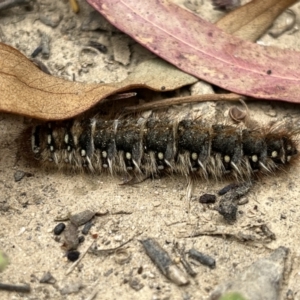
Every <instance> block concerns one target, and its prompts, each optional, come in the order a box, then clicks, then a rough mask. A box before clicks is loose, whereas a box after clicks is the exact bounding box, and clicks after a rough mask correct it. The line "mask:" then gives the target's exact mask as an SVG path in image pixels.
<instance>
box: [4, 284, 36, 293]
mask: <svg viewBox="0 0 300 300" xmlns="http://www.w3.org/2000/svg"><path fill="white" fill-rule="evenodd" d="M0 290H3V291H10V292H18V293H29V292H30V285H29V284H24V285H15V284H7V283H0Z"/></svg>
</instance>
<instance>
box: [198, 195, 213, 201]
mask: <svg viewBox="0 0 300 300" xmlns="http://www.w3.org/2000/svg"><path fill="white" fill-rule="evenodd" d="M216 199H217V197H216V196H215V195H212V194H203V195H201V196H200V198H199V202H200V203H215V202H216Z"/></svg>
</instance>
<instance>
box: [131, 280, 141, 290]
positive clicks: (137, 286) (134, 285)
mask: <svg viewBox="0 0 300 300" xmlns="http://www.w3.org/2000/svg"><path fill="white" fill-rule="evenodd" d="M129 286H130V287H131V288H132V289H134V290H135V291H139V290H141V289H142V288H143V287H144V285H143V284H142V283H141V282H140V280H139V279H138V278H131V279H130V280H129Z"/></svg>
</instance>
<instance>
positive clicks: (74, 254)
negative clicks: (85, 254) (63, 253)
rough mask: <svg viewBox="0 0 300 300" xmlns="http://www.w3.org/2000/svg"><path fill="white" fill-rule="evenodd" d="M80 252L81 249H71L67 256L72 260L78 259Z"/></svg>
mask: <svg viewBox="0 0 300 300" xmlns="http://www.w3.org/2000/svg"><path fill="white" fill-rule="evenodd" d="M79 255H80V252H79V251H76V250H75V251H69V252H68V254H67V258H68V260H70V261H76V260H77V259H78V258H79Z"/></svg>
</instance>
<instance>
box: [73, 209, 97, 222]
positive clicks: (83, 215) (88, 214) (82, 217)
mask: <svg viewBox="0 0 300 300" xmlns="http://www.w3.org/2000/svg"><path fill="white" fill-rule="evenodd" d="M94 215H95V213H94V212H93V211H91V210H88V209H87V210H85V211H82V212H80V213H78V214H74V215H72V216H70V221H71V223H73V224H74V225H76V226H80V225H83V224H85V223H87V222H88V221H90V220H91V219H92V218H93V217H94Z"/></svg>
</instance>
